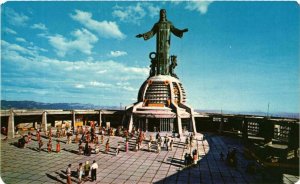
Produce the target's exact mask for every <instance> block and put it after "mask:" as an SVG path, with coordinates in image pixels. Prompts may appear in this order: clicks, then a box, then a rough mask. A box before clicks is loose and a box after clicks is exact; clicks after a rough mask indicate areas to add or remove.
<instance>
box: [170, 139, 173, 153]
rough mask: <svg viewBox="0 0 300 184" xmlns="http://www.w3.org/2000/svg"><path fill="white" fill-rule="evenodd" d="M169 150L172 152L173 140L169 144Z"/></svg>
mask: <svg viewBox="0 0 300 184" xmlns="http://www.w3.org/2000/svg"><path fill="white" fill-rule="evenodd" d="M170 150H171V151H173V139H172V140H171V142H170Z"/></svg>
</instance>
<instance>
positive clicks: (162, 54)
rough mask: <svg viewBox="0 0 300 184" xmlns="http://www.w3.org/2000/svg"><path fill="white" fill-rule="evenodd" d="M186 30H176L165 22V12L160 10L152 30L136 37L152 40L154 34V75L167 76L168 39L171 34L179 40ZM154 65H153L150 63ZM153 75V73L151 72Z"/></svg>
mask: <svg viewBox="0 0 300 184" xmlns="http://www.w3.org/2000/svg"><path fill="white" fill-rule="evenodd" d="M187 31H188V29H183V30H180V29H177V28H175V27H174V26H173V24H172V22H170V21H168V20H167V15H166V10H165V9H161V10H160V19H159V21H158V22H157V23H155V24H154V26H153V28H152V29H151V30H150V31H148V32H146V33H144V34H138V35H136V37H137V38H141V37H143V38H144V40H148V39H150V38H152V37H153V36H154V35H155V34H156V58H155V62H156V64H155V65H156V66H157V68H156V72H155V73H156V75H158V74H162V75H169V74H170V72H169V48H170V37H171V34H170V32H172V33H173V34H174V35H175V36H177V37H179V38H181V37H182V36H183V33H184V32H187ZM152 64H154V63H152ZM152 73H153V72H152Z"/></svg>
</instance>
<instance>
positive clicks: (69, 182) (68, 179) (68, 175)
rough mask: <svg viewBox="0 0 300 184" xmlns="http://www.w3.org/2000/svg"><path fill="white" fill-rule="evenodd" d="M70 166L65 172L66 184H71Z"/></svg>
mask: <svg viewBox="0 0 300 184" xmlns="http://www.w3.org/2000/svg"><path fill="white" fill-rule="evenodd" d="M71 166H72V165H71V164H69V165H68V168H67V170H66V173H67V184H71V183H72V181H71Z"/></svg>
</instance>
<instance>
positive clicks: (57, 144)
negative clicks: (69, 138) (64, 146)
mask: <svg viewBox="0 0 300 184" xmlns="http://www.w3.org/2000/svg"><path fill="white" fill-rule="evenodd" d="M59 152H60V143H59V140H57V143H56V153H59Z"/></svg>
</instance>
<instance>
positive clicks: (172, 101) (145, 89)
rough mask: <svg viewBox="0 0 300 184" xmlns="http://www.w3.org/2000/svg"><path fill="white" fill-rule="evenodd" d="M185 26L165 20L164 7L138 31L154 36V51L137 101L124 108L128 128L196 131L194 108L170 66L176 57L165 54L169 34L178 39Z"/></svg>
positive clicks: (168, 47)
mask: <svg viewBox="0 0 300 184" xmlns="http://www.w3.org/2000/svg"><path fill="white" fill-rule="evenodd" d="M185 32H188V29H183V30H180V29H177V28H176V27H175V26H174V25H173V24H172V22H170V21H168V20H167V15H166V10H165V9H161V10H160V19H159V21H158V22H157V23H155V24H154V26H153V28H152V29H151V30H150V31H148V32H146V33H144V34H138V35H137V36H136V37H137V38H144V40H148V39H150V38H152V37H153V36H154V35H156V52H151V53H150V54H149V58H150V60H151V64H150V73H149V77H148V79H147V80H146V81H145V82H144V83H143V84H142V86H141V87H140V90H139V93H138V101H137V102H136V103H135V104H132V105H130V106H127V107H126V113H125V116H124V119H123V122H125V123H126V125H127V126H128V129H129V131H131V130H132V129H141V130H143V131H155V132H156V131H161V132H177V133H179V134H182V133H184V132H185V131H189V132H194V133H196V126H195V119H194V110H193V109H192V108H191V107H189V106H188V105H187V104H186V94H185V91H184V88H183V87H182V84H181V82H180V81H179V78H178V76H177V75H176V74H175V72H174V69H175V67H176V66H177V56H175V55H171V56H170V54H169V50H170V44H171V33H173V34H174V35H175V36H177V37H179V38H181V37H182V36H183V34H184V33H185Z"/></svg>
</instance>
